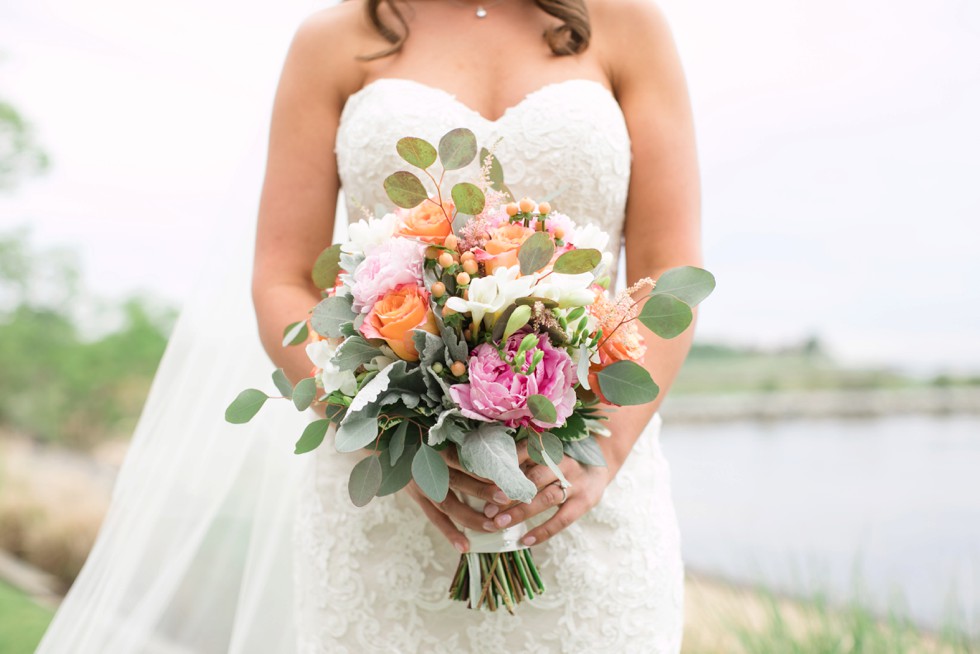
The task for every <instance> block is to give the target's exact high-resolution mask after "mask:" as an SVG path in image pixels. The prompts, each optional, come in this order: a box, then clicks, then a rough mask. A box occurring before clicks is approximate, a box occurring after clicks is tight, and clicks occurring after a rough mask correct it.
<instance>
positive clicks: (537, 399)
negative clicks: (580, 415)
mask: <svg viewBox="0 0 980 654" xmlns="http://www.w3.org/2000/svg"><path fill="white" fill-rule="evenodd" d="M527 408H528V409H530V410H531V416H532V417H533V418H534V419H535V420H536V421H537V422H539V423H544V424H548V425H553V424H555V421H557V420H558V411H557V409H555V405H554V404H553V403H552V402H551V400H549V399H548V398H547V397H545V396H544V395H529V396H528V398H527ZM556 440H557V439H556Z"/></svg>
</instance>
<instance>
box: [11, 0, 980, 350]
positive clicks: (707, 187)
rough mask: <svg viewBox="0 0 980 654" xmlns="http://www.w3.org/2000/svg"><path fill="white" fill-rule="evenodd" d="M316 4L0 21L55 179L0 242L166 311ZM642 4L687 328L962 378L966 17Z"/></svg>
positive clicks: (978, 92)
mask: <svg viewBox="0 0 980 654" xmlns="http://www.w3.org/2000/svg"><path fill="white" fill-rule="evenodd" d="M321 5H322V3H317V2H313V1H312V0H302V1H299V0H285V1H281V2H276V3H272V2H268V3H259V2H255V1H254V0H238V1H235V2H231V1H230V0H203V1H202V0H198V1H197V2H191V1H190V0H169V1H168V2H166V3H133V2H129V1H126V2H124V1H122V0H87V1H86V2H84V3H79V2H73V1H69V0H6V1H5V2H4V3H2V4H0V52H3V54H4V55H5V58H4V60H2V61H0V97H4V98H6V99H8V100H9V101H11V102H13V103H14V104H15V105H16V106H17V107H18V108H19V109H20V110H21V111H22V112H23V113H24V114H25V116H27V117H28V118H29V119H30V120H31V121H32V122H33V123H34V124H35V125H36V126H37V129H38V133H39V136H40V140H41V142H42V144H43V145H44V146H45V148H46V149H47V150H48V151H49V152H50V154H51V156H52V159H53V164H54V166H53V168H52V170H51V172H50V174H48V175H47V176H45V177H44V178H41V179H38V180H35V181H32V182H30V183H29V184H27V185H25V186H24V187H23V188H22V189H20V190H19V191H18V192H17V193H16V194H14V195H8V196H0V230H3V231H6V230H7V229H10V228H13V227H17V226H22V225H29V226H30V228H31V230H32V233H33V235H34V242H35V243H38V244H41V245H64V246H70V247H72V248H75V249H77V250H78V251H79V252H80V255H81V257H82V261H83V263H84V272H85V279H86V282H87V285H88V286H90V287H91V288H93V289H95V290H96V291H97V292H99V293H102V294H105V295H110V296H117V295H121V294H124V293H127V292H131V291H134V290H137V289H149V290H152V291H154V292H155V293H157V294H159V295H163V296H164V297H168V298H173V299H174V300H175V301H180V299H181V298H182V297H184V295H185V294H186V293H187V292H188V291H189V290H190V288H191V286H192V284H193V282H194V279H195V275H197V274H198V271H199V270H200V266H201V261H202V260H203V258H204V257H205V255H206V254H207V253H206V252H205V248H207V247H211V246H212V245H213V243H214V241H213V240H212V239H210V238H207V237H208V235H210V234H211V233H212V232H213V231H214V230H215V229H216V228H219V227H220V229H233V228H234V225H236V224H241V225H249V224H250V222H251V220H252V218H251V216H252V215H253V214H254V210H255V204H256V200H257V196H258V192H259V183H260V180H261V174H262V165H263V163H264V162H263V157H264V147H265V138H266V128H267V121H268V112H269V107H270V104H271V99H272V94H273V91H274V87H275V83H276V78H277V75H278V71H279V68H280V66H281V63H282V57H283V55H284V53H285V49H286V47H287V46H288V42H289V38H290V37H291V35H292V33H293V30H294V29H295V26H296V24H297V23H298V22H299V21H300V20H301V19H302V17H303V16H305V15H306V14H308V13H310V12H312V11H315V10H316V9H317V8H318V7H319V6H321ZM661 6H662V7H663V8H664V9H665V11H666V13H667V15H668V17H669V19H670V20H671V23H672V25H673V27H674V31H675V35H676V37H677V40H678V44H679V47H680V50H681V54H682V57H683V59H684V62H685V67H686V70H687V74H688V79H689V83H690V87H691V92H692V97H693V101H694V106H695V119H696V121H697V129H698V139H699V149H700V156H701V164H702V174H703V184H704V202H705V203H704V224H705V244H706V254H707V262H708V267H709V268H710V269H711V270H712V271H713V272H715V274H716V275H717V277H718V280H719V287H718V291H717V293H716V295H715V296H713V297H712V298H711V300H710V302H709V303H708V304H706V306H705V307H704V309H703V312H702V319H701V323H700V326H699V330H700V334H701V335H702V336H703V337H704V338H710V339H714V340H719V339H723V340H728V341H733V342H740V343H755V344H780V343H789V342H793V341H796V340H799V339H801V338H803V337H805V336H807V335H809V334H819V335H820V336H822V337H823V338H825V340H826V341H827V342H829V343H830V345H831V346H832V348H833V351H834V352H835V353H836V354H838V355H839V356H840V357H841V358H843V359H845V360H847V361H855V362H857V361H884V362H890V363H895V364H905V365H909V366H913V367H918V368H922V367H925V368H927V369H938V368H950V367H954V368H971V369H977V368H980V338H978V334H980V292H978V290H977V283H976V279H977V278H978V277H980V256H978V254H980V248H978V245H980V229H978V227H977V221H978V219H980V181H978V180H980V127H978V122H977V119H976V116H980V3H977V2H975V1H973V0H933V1H932V2H930V3H924V2H921V1H919V2H912V1H911V0H898V1H895V0H893V1H890V2H886V1H884V0H861V1H860V2H853V1H848V0H796V1H792V0H747V1H745V2H730V1H723V0H703V1H699V0H685V1H681V0H663V1H662V2H661ZM216 256H220V255H216Z"/></svg>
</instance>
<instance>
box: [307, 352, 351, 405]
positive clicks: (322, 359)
mask: <svg viewBox="0 0 980 654" xmlns="http://www.w3.org/2000/svg"><path fill="white" fill-rule="evenodd" d="M337 347H338V346H337V345H334V344H333V342H331V339H323V340H321V341H313V342H311V343H308V344H307V345H306V356H308V357H309V358H310V361H312V362H313V365H315V366H316V367H317V368H319V369H320V372H319V373H318V375H317V379H318V381H319V382H320V383H321V385H322V386H323V392H324V393H332V392H333V391H337V390H339V391H340V392H341V393H343V394H344V395H348V396H351V397H353V396H354V394H355V393H357V379H356V378H355V377H354V371H352V370H341V369H340V368H338V367H337V366H336V365H334V364H333V363H332V361H331V359H333V357H334V354H336V353H337Z"/></svg>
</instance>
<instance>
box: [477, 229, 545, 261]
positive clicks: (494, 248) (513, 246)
mask: <svg viewBox="0 0 980 654" xmlns="http://www.w3.org/2000/svg"><path fill="white" fill-rule="evenodd" d="M532 234H534V230H533V229H529V228H527V227H525V226H524V225H522V224H520V223H508V224H506V225H501V226H500V227H498V228H496V229H495V230H493V231H492V232H490V240H489V241H487V242H486V243H485V244H484V246H483V249H484V250H486V251H487V253H488V254H491V255H493V258H491V259H489V260H488V261H487V262H486V265H487V273H489V274H492V273H493V271H494V270H496V269H497V268H500V267H504V268H509V267H510V266H516V265H517V251H518V250H519V249H520V247H521V244H522V243H524V241H526V240H527V239H528V238H530V237H531V235H532Z"/></svg>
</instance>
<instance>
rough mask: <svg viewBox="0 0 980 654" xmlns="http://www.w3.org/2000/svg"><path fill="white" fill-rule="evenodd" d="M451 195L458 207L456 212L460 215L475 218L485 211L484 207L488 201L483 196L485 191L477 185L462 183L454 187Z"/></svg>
mask: <svg viewBox="0 0 980 654" xmlns="http://www.w3.org/2000/svg"><path fill="white" fill-rule="evenodd" d="M451 193H452V196H453V203H455V205H456V211H458V212H460V213H465V214H469V215H471V216H475V215H476V214H478V213H480V212H481V211H483V207H485V206H486V204H487V199H486V197H485V196H484V195H483V191H481V190H480V187H478V186H477V185H476V184H470V183H469V182H460V183H459V184H456V185H455V186H453V189H452V191H451Z"/></svg>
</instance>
